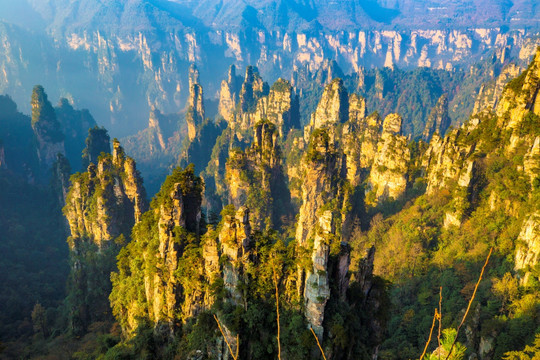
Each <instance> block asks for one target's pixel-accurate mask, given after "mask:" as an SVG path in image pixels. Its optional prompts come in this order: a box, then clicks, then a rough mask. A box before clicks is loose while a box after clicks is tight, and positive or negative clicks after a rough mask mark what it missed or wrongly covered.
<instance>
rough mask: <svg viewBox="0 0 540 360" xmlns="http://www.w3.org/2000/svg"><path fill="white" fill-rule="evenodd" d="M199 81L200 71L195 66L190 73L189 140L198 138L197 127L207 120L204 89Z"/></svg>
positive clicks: (187, 113) (187, 116) (187, 115)
mask: <svg viewBox="0 0 540 360" xmlns="http://www.w3.org/2000/svg"><path fill="white" fill-rule="evenodd" d="M198 81H199V71H198V70H197V68H196V67H194V66H193V67H192V68H191V69H190V73H189V83H190V85H189V98H188V103H187V111H186V122H187V127H188V137H189V140H193V139H195V137H196V136H197V127H198V126H199V125H200V124H202V122H203V121H204V119H205V117H204V116H205V115H204V103H203V89H202V86H201V85H200V84H199V83H198Z"/></svg>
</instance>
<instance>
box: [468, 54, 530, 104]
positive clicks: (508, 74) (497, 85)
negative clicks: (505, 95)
mask: <svg viewBox="0 0 540 360" xmlns="http://www.w3.org/2000/svg"><path fill="white" fill-rule="evenodd" d="M521 71H523V69H522V68H521V67H520V66H518V65H516V64H513V63H510V64H508V65H507V66H505V67H504V68H503V69H502V70H501V73H500V74H499V76H497V78H496V79H495V80H494V81H493V82H491V83H488V84H483V85H482V86H481V87H480V90H479V92H478V96H477V98H476V101H475V102H474V109H473V114H477V113H479V112H481V111H482V110H484V109H488V110H490V111H491V110H494V109H495V108H496V107H497V105H498V104H499V99H500V97H501V95H502V92H503V90H504V87H505V85H506V84H507V83H508V82H509V81H510V80H512V79H514V78H515V77H517V76H518V75H519V73H520V72H521Z"/></svg>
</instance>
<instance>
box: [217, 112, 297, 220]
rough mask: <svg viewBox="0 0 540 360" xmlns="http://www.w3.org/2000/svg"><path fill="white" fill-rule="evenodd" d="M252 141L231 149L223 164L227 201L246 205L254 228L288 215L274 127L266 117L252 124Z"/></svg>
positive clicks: (285, 189) (279, 150)
mask: <svg viewBox="0 0 540 360" xmlns="http://www.w3.org/2000/svg"><path fill="white" fill-rule="evenodd" d="M253 138H254V141H253V144H252V145H251V147H249V148H248V149H246V151H245V152H244V151H240V150H238V149H233V150H231V152H230V153H229V160H228V161H227V165H226V174H225V184H226V186H227V191H226V193H227V194H228V197H229V199H228V200H229V202H230V203H231V204H233V205H234V206H235V207H237V208H239V207H241V206H243V205H247V206H248V207H249V208H250V211H251V216H250V219H251V222H252V226H253V227H254V228H255V229H264V228H265V227H267V226H272V225H273V226H278V227H279V226H280V225H281V224H282V218H281V217H282V216H287V215H290V212H291V208H290V195H289V190H288V189H287V185H286V183H285V177H284V173H283V168H282V160H281V148H280V146H279V145H278V138H279V134H278V130H277V128H276V126H275V125H274V124H272V123H270V122H268V121H266V122H264V121H263V122H260V123H258V124H257V125H256V126H255V128H254V134H253Z"/></svg>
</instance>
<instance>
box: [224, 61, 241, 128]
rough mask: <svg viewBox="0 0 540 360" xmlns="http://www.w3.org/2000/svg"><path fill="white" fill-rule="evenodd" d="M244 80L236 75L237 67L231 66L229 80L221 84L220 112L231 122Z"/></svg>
mask: <svg viewBox="0 0 540 360" xmlns="http://www.w3.org/2000/svg"><path fill="white" fill-rule="evenodd" d="M241 84H242V78H241V77H239V76H237V75H236V67H235V66H234V65H231V67H230V68H229V74H228V78H227V80H223V81H222V82H221V90H220V92H219V105H218V112H219V114H220V115H221V116H222V117H223V118H224V119H225V120H226V121H229V120H230V119H231V117H232V116H233V112H234V111H235V109H236V104H238V95H239V94H240V89H241Z"/></svg>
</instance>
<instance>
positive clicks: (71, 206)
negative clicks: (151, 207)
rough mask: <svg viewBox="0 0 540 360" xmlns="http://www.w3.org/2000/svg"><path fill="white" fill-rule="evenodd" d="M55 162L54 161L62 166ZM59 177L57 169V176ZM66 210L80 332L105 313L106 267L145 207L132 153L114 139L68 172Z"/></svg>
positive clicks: (74, 322) (75, 323)
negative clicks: (84, 165)
mask: <svg viewBox="0 0 540 360" xmlns="http://www.w3.org/2000/svg"><path fill="white" fill-rule="evenodd" d="M61 164H62V163H61V162H58V166H61ZM58 178H59V181H60V183H62V177H61V174H59V176H58ZM65 203H66V205H65V207H64V209H63V212H64V215H65V217H66V219H67V222H68V224H69V230H70V234H71V235H70V236H69V238H68V244H69V247H70V250H71V253H70V255H71V258H72V263H73V265H72V269H71V277H70V287H69V289H70V299H71V300H70V303H69V305H70V306H71V316H70V321H71V328H72V331H74V332H75V333H76V334H82V333H84V331H85V330H86V327H87V326H88V325H89V324H90V323H91V322H92V321H102V320H105V319H108V318H109V317H110V316H111V314H110V307H109V304H108V299H107V296H105V295H104V293H107V294H108V293H109V292H110V288H111V283H110V276H109V274H110V272H111V271H113V270H114V264H115V259H116V255H117V254H118V251H119V249H120V247H121V246H122V245H124V244H125V242H126V239H129V238H130V235H131V228H132V227H133V225H134V224H135V223H137V222H138V221H140V219H141V214H142V213H143V212H144V211H146V209H147V206H148V204H147V202H146V193H145V190H144V187H143V185H142V179H141V177H140V174H139V173H138V171H137V170H136V168H135V162H134V161H133V159H131V158H129V157H127V156H126V155H125V154H124V151H123V149H122V147H121V146H120V144H119V143H118V141H116V140H115V141H114V151H113V154H112V155H110V154H107V155H105V156H102V157H100V160H99V161H98V162H97V164H94V163H90V165H89V166H88V171H87V172H85V173H82V174H81V173H79V174H77V175H75V176H73V177H71V187H70V188H69V192H68V193H67V195H66V197H65Z"/></svg>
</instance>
